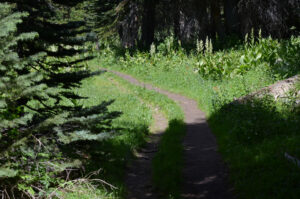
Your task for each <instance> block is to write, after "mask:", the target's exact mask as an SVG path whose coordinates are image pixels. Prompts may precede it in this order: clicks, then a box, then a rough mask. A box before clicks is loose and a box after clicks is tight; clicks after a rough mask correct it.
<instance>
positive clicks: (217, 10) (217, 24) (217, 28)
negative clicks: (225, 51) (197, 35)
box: [211, 0, 225, 38]
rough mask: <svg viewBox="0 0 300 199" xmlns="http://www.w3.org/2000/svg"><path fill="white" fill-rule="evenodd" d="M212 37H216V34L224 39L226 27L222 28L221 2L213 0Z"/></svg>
mask: <svg viewBox="0 0 300 199" xmlns="http://www.w3.org/2000/svg"><path fill="white" fill-rule="evenodd" d="M211 22H212V24H211V25H212V26H211V35H212V37H214V38H215V37H216V34H218V35H219V37H223V36H224V35H225V33H224V27H223V26H222V19H221V2H220V0H213V1H211Z"/></svg>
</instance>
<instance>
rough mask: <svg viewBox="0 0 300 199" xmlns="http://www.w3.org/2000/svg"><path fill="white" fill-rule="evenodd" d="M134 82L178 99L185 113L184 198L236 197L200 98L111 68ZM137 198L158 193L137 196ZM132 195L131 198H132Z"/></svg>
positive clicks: (175, 99) (214, 198) (217, 198)
mask: <svg viewBox="0 0 300 199" xmlns="http://www.w3.org/2000/svg"><path fill="white" fill-rule="evenodd" d="M111 72H113V73H114V74H116V75H118V76H119V77H122V78H123V79H125V80H127V81H129V82H130V83H132V84H135V85H138V86H141V87H144V88H146V89H149V90H154V91H156V92H159V93H161V94H164V95H166V96H168V97H169V98H170V99H172V100H174V101H176V102H177V103H178V104H179V105H180V106H181V108H182V110H183V111H184V114H185V124H186V126H187V132H186V136H185V138H184V140H183V146H184V169H183V187H182V198H183V199H197V198H201V199H202V198H203V199H229V198H233V193H232V189H231V187H230V186H229V183H228V171H227V169H226V167H225V165H224V163H223V161H222V158H221V156H220V154H219V153H218V152H217V143H216V139H215V136H214V135H213V134H212V132H211V130H210V128H209V126H208V124H207V121H206V117H205V114H204V113H203V112H202V111H200V110H199V109H198V105H197V102H196V101H194V100H191V99H189V98H187V97H184V96H182V95H178V94H174V93H170V92H168V91H165V90H163V89H160V88H156V87H153V86H152V85H150V84H145V83H142V82H139V81H138V80H136V79H135V78H133V77H132V76H130V75H126V74H123V73H120V72H116V71H111ZM136 198H137V199H144V198H155V197H140V198H139V197H136ZM129 199H131V198H129Z"/></svg>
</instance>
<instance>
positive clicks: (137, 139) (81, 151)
mask: <svg viewBox="0 0 300 199" xmlns="http://www.w3.org/2000/svg"><path fill="white" fill-rule="evenodd" d="M118 125H120V126H123V127H124V126H127V127H128V128H119V129H114V131H116V133H115V134H114V136H113V137H112V138H108V139H105V140H101V141H96V140H92V141H77V142H75V143H72V144H69V145H67V146H64V147H63V152H64V153H66V154H68V157H72V158H73V159H79V160H80V161H81V162H82V166H81V168H80V171H81V172H74V173H73V176H70V177H71V178H74V179H75V178H78V177H84V176H86V175H88V174H90V173H92V172H95V171H98V170H99V169H101V171H100V173H99V175H98V176H93V178H98V179H103V180H105V181H106V182H108V183H110V184H112V185H113V186H115V187H118V188H119V190H116V191H117V193H118V195H124V187H123V186H124V182H123V179H124V174H125V168H126V165H127V163H128V160H129V159H131V158H133V149H136V148H138V147H140V146H142V145H143V144H144V143H145V137H146V135H147V134H148V132H149V131H148V126H146V125H142V126H134V124H131V123H126V124H125V123H122V124H118ZM107 188H109V187H107Z"/></svg>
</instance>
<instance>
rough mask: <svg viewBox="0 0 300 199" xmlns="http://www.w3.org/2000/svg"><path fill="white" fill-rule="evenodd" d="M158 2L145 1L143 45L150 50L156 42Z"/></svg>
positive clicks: (154, 0) (152, 0) (155, 0)
mask: <svg viewBox="0 0 300 199" xmlns="http://www.w3.org/2000/svg"><path fill="white" fill-rule="evenodd" d="M156 4H157V0H145V1H144V15H143V25H142V41H141V43H142V45H143V47H145V48H149V47H150V45H151V44H152V43H153V41H154V31H155V23H156V22H155V7H156Z"/></svg>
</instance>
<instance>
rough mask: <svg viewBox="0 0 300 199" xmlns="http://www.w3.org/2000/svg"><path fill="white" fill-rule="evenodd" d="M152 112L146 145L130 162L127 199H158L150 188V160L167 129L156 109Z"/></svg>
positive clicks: (152, 188) (127, 177) (166, 124)
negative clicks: (152, 120)
mask: <svg viewBox="0 0 300 199" xmlns="http://www.w3.org/2000/svg"><path fill="white" fill-rule="evenodd" d="M150 108H151V110H152V111H153V119H154V122H153V125H152V126H151V127H150V132H151V134H150V136H149V140H148V141H147V143H146V145H145V146H144V147H143V148H142V149H140V150H139V151H137V152H136V154H135V156H136V159H135V160H134V161H133V162H131V164H130V166H129V168H128V170H127V175H126V177H125V184H126V186H127V189H128V194H127V198H128V199H158V198H159V197H158V196H157V195H156V192H155V191H154V187H153V186H152V181H151V179H152V160H153V158H154V156H155V153H156V152H157V150H158V145H159V141H160V138H161V135H162V134H163V132H164V131H165V130H166V129H167V127H168V120H167V119H166V118H165V116H164V115H163V114H162V113H161V112H160V111H159V110H158V109H156V108H154V107H152V106H150Z"/></svg>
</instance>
